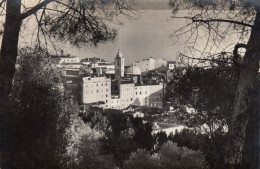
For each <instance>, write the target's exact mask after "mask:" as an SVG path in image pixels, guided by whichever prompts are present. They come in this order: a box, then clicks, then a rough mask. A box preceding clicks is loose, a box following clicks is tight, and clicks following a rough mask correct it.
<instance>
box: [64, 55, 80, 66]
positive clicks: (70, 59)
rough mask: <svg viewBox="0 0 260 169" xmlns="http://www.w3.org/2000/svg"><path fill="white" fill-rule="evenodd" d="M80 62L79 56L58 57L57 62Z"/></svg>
mask: <svg viewBox="0 0 260 169" xmlns="http://www.w3.org/2000/svg"><path fill="white" fill-rule="evenodd" d="M79 62H80V58H77V57H64V58H60V62H59V64H64V63H65V64H69V63H79Z"/></svg>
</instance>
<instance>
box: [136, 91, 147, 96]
mask: <svg viewBox="0 0 260 169" xmlns="http://www.w3.org/2000/svg"><path fill="white" fill-rule="evenodd" d="M144 93H145V94H147V91H145V92H144ZM139 94H140V95H142V92H139ZM135 95H138V92H135Z"/></svg>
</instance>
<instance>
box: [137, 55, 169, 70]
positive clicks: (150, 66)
mask: <svg viewBox="0 0 260 169" xmlns="http://www.w3.org/2000/svg"><path fill="white" fill-rule="evenodd" d="M133 64H134V65H135V66H137V67H139V69H140V70H141V72H146V71H150V70H154V69H156V68H158V67H161V66H167V61H166V60H164V59H162V58H156V59H154V58H151V57H150V58H148V59H143V60H142V61H137V62H134V63H133Z"/></svg>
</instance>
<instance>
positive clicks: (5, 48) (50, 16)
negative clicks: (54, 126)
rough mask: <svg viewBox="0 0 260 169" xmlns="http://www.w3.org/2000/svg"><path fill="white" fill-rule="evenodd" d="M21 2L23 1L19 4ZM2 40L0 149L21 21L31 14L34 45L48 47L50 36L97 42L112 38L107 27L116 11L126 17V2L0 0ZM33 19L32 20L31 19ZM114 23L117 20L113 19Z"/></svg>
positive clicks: (89, 42) (104, 0)
mask: <svg viewBox="0 0 260 169" xmlns="http://www.w3.org/2000/svg"><path fill="white" fill-rule="evenodd" d="M23 3H25V4H23ZM0 8H1V10H0V12H1V13H0V14H1V16H5V21H4V22H2V23H1V27H2V30H1V32H2V43H1V50H0V115H1V117H0V119H1V123H0V130H1V138H0V143H1V151H3V148H4V147H5V145H4V139H5V137H6V136H5V133H6V132H5V127H4V125H3V121H4V119H5V115H6V114H8V110H9V108H8V100H9V95H10V91H11V86H12V80H13V77H14V73H15V64H16V60H17V51H18V43H19V34H20V31H21V26H22V25H24V24H26V23H25V21H28V19H30V18H32V17H33V16H34V17H35V20H36V21H37V26H38V31H37V35H36V37H37V41H38V45H40V46H42V45H44V46H48V44H49V43H51V42H52V37H54V38H55V39H57V40H64V41H69V42H70V43H72V44H74V45H77V46H79V45H82V44H86V45H97V44H98V43H101V42H105V41H107V40H112V39H114V38H115V35H116V31H115V29H111V28H109V27H108V26H107V23H109V22H114V21H115V22H116V21H117V20H116V17H117V16H118V15H120V14H122V15H125V16H127V17H130V15H131V9H130V7H129V1H128V0H126V1H121V0H108V1H106V0H95V1H93V0H90V1H89V0H79V1H78V0H40V1H31V3H30V4H29V5H28V1H27V2H25V1H24V2H23V1H21V0H15V1H13V0H1V1H0ZM32 20H33V19H32ZM116 23H118V22H116Z"/></svg>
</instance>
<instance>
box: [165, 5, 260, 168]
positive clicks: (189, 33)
mask: <svg viewBox="0 0 260 169" xmlns="http://www.w3.org/2000/svg"><path fill="white" fill-rule="evenodd" d="M170 6H171V7H172V8H173V13H176V12H177V11H178V10H179V9H188V10H189V11H190V12H189V13H187V15H186V16H181V18H185V19H187V25H185V26H184V27H182V28H180V29H179V30H177V31H176V32H175V33H174V34H173V36H177V37H184V38H187V39H186V40H187V42H192V43H193V44H195V43H196V42H197V39H198V38H200V37H207V38H208V39H207V40H208V41H207V44H206V46H209V45H211V46H217V45H219V44H221V43H222V42H223V39H224V38H225V37H228V36H229V35H230V36H229V37H231V36H232V33H236V34H237V33H238V34H239V35H240V37H241V38H243V39H246V40H247V44H245V45H244V47H245V48H246V52H245V55H244V57H243V58H242V59H241V62H240V70H239V81H238V87H237V91H236V95H235V104H234V112H233V113H232V119H231V124H230V126H229V129H228V132H229V139H228V146H227V147H228V150H229V151H227V153H226V158H225V159H226V160H225V161H226V163H227V165H229V166H230V168H235V167H238V166H240V165H241V161H242V150H243V146H244V140H245V136H246V128H247V125H248V121H249V117H250V115H252V114H254V112H255V111H257V110H256V105H257V104H256V99H255V98H257V95H258V92H257V83H256V82H257V80H256V79H257V78H256V76H257V73H258V70H259V52H260V46H259V44H260V43H259V42H260V11H259V9H260V8H259V7H260V4H259V1H254V0H252V1H246V0H234V1H226V0H202V1H201V0H191V1H187V0H171V1H170ZM201 32H202V33H201ZM178 35H180V36H178ZM183 35H184V36H183ZM233 35H234V34H233Z"/></svg>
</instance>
